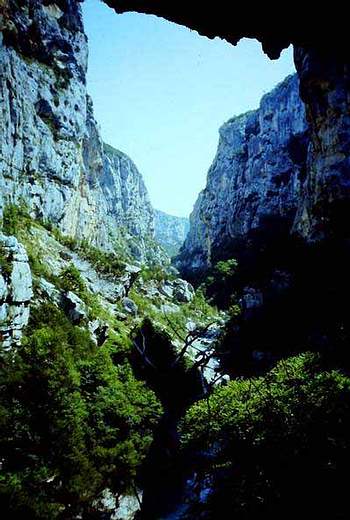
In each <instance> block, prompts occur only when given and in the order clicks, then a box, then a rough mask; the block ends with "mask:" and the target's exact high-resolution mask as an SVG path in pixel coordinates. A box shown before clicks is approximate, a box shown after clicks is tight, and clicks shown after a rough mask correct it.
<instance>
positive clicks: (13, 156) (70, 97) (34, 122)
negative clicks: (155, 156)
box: [0, 0, 154, 260]
mask: <svg viewBox="0 0 350 520" xmlns="http://www.w3.org/2000/svg"><path fill="white" fill-rule="evenodd" d="M0 24H1V36H0V111H1V116H0V117H1V126H0V209H1V207H3V206H4V205H5V204H7V203H8V202H18V201H19V200H20V199H21V200H23V201H24V202H25V203H26V205H27V206H28V207H29V208H30V210H31V212H32V214H33V215H34V216H36V217H40V218H42V219H45V220H49V221H50V222H52V223H54V224H55V225H57V226H58V227H59V228H60V230H61V231H62V232H63V233H65V234H67V235H70V236H73V237H75V238H78V239H86V240H88V241H90V242H92V243H93V244H94V245H96V246H98V247H101V248H103V249H107V250H108V249H113V248H114V246H115V242H116V241H118V240H120V238H121V237H122V238H123V239H124V242H125V243H128V240H129V241H130V251H131V252H132V254H134V255H135V256H136V257H137V258H138V259H140V260H142V259H143V258H144V257H145V255H146V250H147V242H148V241H149V240H153V236H154V224H153V210H152V208H151V205H150V202H149V199H148V195H147V190H146V188H145V186H144V183H143V180H142V177H141V175H140V174H139V172H138V171H137V168H136V167H135V165H134V164H133V162H132V161H131V160H130V159H129V158H128V157H127V156H126V155H124V154H122V153H120V152H117V151H115V150H113V149H112V148H110V147H107V146H106V145H104V144H103V142H102V140H101V137H100V133H99V130H98V127H97V124H96V121H95V119H94V116H93V107H92V102H91V100H90V98H89V97H88V96H87V91H86V69H87V55H88V49H87V38H86V36H85V33H84V29H83V24H82V16H81V7H80V2H76V1H73V0H61V1H59V2H38V1H36V0H25V1H22V2H18V1H16V0H5V2H4V8H3V14H2V17H1V20H0Z"/></svg>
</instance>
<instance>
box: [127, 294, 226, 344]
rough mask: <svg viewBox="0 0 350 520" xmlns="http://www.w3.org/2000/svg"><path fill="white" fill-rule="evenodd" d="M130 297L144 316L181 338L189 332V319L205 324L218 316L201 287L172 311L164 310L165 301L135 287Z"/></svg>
mask: <svg viewBox="0 0 350 520" xmlns="http://www.w3.org/2000/svg"><path fill="white" fill-rule="evenodd" d="M130 298H132V300H134V302H135V303H136V305H137V306H138V308H139V312H140V314H141V315H142V316H145V317H148V318H149V319H150V320H152V321H153V322H154V323H156V324H157V325H158V326H161V327H162V328H163V329H164V330H166V331H168V333H169V334H172V335H174V332H175V331H176V333H177V334H178V335H179V336H180V337H181V338H184V337H185V336H186V335H187V333H188V330H187V328H186V324H187V322H188V321H190V320H192V321H194V322H196V323H198V324H199V325H201V326H205V325H208V324H209V323H211V322H213V321H215V320H216V319H217V318H218V311H217V309H216V308H215V307H214V306H212V305H210V304H209V303H208V302H207V300H206V298H205V296H204V294H203V292H202V291H201V290H200V289H198V290H197V291H196V293H195V295H194V298H193V300H192V301H191V302H190V303H182V304H178V305H177V310H176V307H174V310H173V311H172V312H170V313H169V312H164V311H163V310H162V305H164V303H165V302H164V301H162V300H161V299H160V298H157V297H153V298H152V299H151V298H149V297H147V296H146V295H143V294H141V293H140V292H139V291H138V290H137V289H135V288H132V289H131V291H130ZM177 339H179V337H178V338H177Z"/></svg>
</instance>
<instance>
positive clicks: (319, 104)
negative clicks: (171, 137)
mask: <svg viewBox="0 0 350 520" xmlns="http://www.w3.org/2000/svg"><path fill="white" fill-rule="evenodd" d="M106 3H107V4H109V5H110V6H111V7H114V8H115V9H116V10H117V11H119V12H120V11H125V10H135V11H141V12H145V13H149V14H151V13H152V14H157V15H160V16H164V17H165V18H168V19H170V20H173V21H175V22H177V23H182V24H186V25H188V26H190V27H192V28H194V29H197V30H199V31H200V32H201V33H204V34H207V35H208V36H210V37H213V36H215V35H219V36H221V37H225V38H226V39H227V40H228V41H230V42H231V43H237V41H238V40H239V39H240V38H241V37H243V36H250V37H256V38H257V39H259V40H260V41H261V42H262V44H263V49H264V51H265V52H267V54H268V55H269V56H270V57H271V58H276V57H278V55H279V53H280V51H281V50H282V49H283V48H284V47H286V46H287V45H288V44H289V43H293V45H294V57H295V64H296V69H297V74H296V75H292V76H289V77H287V78H286V79H285V80H284V81H283V82H282V83H280V84H279V85H277V86H276V87H275V88H274V89H273V90H272V91H271V92H269V93H268V94H266V95H265V96H264V97H263V98H262V100H261V103H260V106H259V108H257V109H256V110H253V111H250V112H248V113H246V114H242V115H239V116H235V117H233V118H232V119H230V120H229V121H227V122H226V123H225V124H224V125H223V126H222V127H221V128H220V131H219V143H218V149H217V154H216V156H215V158H214V161H213V163H212V166H211V167H210V170H209V172H208V177H207V184H206V187H205V189H204V190H203V191H202V192H201V193H200V194H199V197H198V200H197V202H196V204H195V207H194V210H193V213H192V215H191V217H190V222H189V223H188V221H187V220H186V219H180V218H177V217H172V216H170V215H167V214H165V213H164V212H161V211H157V210H155V209H154V208H153V207H152V205H151V202H150V198H149V195H148V192H147V188H146V186H145V183H144V181H143V178H142V175H141V173H140V172H139V171H138V169H137V167H136V165H135V164H134V162H133V161H132V159H130V158H129V157H128V156H127V155H126V154H125V153H123V152H122V151H119V150H117V149H115V148H114V147H112V146H110V145H108V144H106V143H104V142H103V140H102V137H101V133H100V130H99V128H98V124H97V123H96V121H95V117H94V111H93V104H92V100H91V98H90V97H89V95H88V85H87V84H86V83H87V82H86V69H87V54H88V44H87V38H86V35H85V32H84V27H83V20H82V13H81V5H80V4H81V2H76V1H74V0H56V1H50V0H45V1H43V2H41V1H38V0H23V1H18V0H3V1H2V2H0V9H1V12H0V29H1V36H0V110H1V123H0V214H1V225H2V228H1V232H0V359H1V364H0V366H1V368H0V387H1V392H0V395H1V397H0V505H1V508H2V511H3V512H4V518H9V519H10V518H16V517H22V518H28V519H37V518H38V519H56V518H57V519H78V518H81V519H84V520H87V519H101V520H102V519H105V518H110V519H114V520H118V519H119V520H123V519H124V520H126V519H132V518H135V519H136V518H137V519H140V520H141V519H142V520H152V519H153V520H157V519H163V520H164V519H169V520H170V519H172V520H174V519H179V520H181V519H182V520H186V519H195V518H204V519H208V520H209V519H213V520H214V519H217V518H225V517H226V516H227V511H229V513H228V515H229V516H232V517H235V518H237V519H248V518H255V517H259V518H270V519H271V518H272V519H274V518H276V519H277V518H281V517H285V518H287V515H290V517H296V515H298V514H299V515H300V514H301V513H302V514H305V515H306V516H309V517H310V518H311V517H312V516H315V515H316V516H318V517H319V518H344V519H345V518H347V514H348V511H347V510H348V505H347V491H346V481H345V480H344V479H343V474H344V472H345V470H346V468H347V466H348V458H349V455H348V453H349V448H350V446H349V430H350V422H349V407H350V378H349V369H350V358H349V348H348V347H349V340H350V320H349V316H348V311H347V304H346V300H347V298H348V294H349V290H350V278H349V273H348V265H349V261H350V249H349V232H350V229H349V219H348V216H349V207H350V205H349V203H350V201H349V195H350V191H349V170H350V162H349V161H350V159H349V144H350V131H349V123H350V115H349V64H348V57H347V56H346V55H345V53H343V52H338V50H339V47H341V46H342V44H343V42H342V38H343V33H342V31H341V29H339V34H338V37H337V38H335V39H334V40H333V41H332V42H328V46H326V45H325V44H324V42H323V40H322V38H321V35H320V34H318V33H317V32H316V33H315V35H313V34H312V33H311V32H310V31H307V30H306V29H307V24H304V22H303V23H301V24H300V26H299V29H297V28H296V27H295V26H293V27H292V28H291V29H290V30H289V29H288V30H287V28H286V30H285V31H284V32H283V35H282V32H281V31H280V30H277V29H276V27H275V26H274V25H273V24H271V21H270V23H266V25H264V24H263V19H264V18H262V19H261V23H260V26H259V27H258V26H256V25H255V23H253V19H249V17H248V16H247V15H246V16H245V15H244V13H243V15H242V16H241V18H240V19H239V20H238V21H235V22H232V24H231V23H230V24H228V23H227V21H226V20H225V17H226V16H227V13H225V10H224V9H220V5H218V6H217V8H216V10H215V14H213V12H212V11H210V12H208V11H207V8H203V10H196V9H195V10H194V12H193V13H192V12H191V10H190V9H189V8H186V9H185V8H182V7H180V6H179V5H176V6H175V4H174V6H167V7H166V6H165V4H164V3H163V2H147V1H145V2H142V1H141V2H139V1H133V0H125V1H124V0H108V1H107V0H106ZM219 4H220V3H219ZM265 14H268V13H265ZM267 18H268V17H267ZM291 21H292V20H291ZM304 21H305V20H304ZM298 31H299V32H298ZM181 244H182V245H181ZM171 257H172V258H171ZM286 511H287V513H286Z"/></svg>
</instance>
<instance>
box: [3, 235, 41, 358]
mask: <svg viewBox="0 0 350 520" xmlns="http://www.w3.org/2000/svg"><path fill="white" fill-rule="evenodd" d="M32 296H33V292H32V275H31V272H30V267H29V263H28V256H27V253H26V251H25V249H24V247H23V246H22V245H21V244H20V243H19V242H18V241H17V239H16V238H15V237H7V236H5V235H2V234H0V346H1V349H5V350H9V349H11V348H12V347H15V346H17V345H19V343H20V340H21V337H22V331H23V328H24V327H25V326H26V325H27V323H28V319H29V304H30V301H31V298H32ZM1 349H0V350H1Z"/></svg>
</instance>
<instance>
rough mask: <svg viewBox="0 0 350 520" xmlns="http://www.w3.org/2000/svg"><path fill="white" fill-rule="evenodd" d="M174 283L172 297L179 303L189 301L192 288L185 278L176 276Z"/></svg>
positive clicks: (191, 295)
mask: <svg viewBox="0 0 350 520" xmlns="http://www.w3.org/2000/svg"><path fill="white" fill-rule="evenodd" d="M173 285H174V298H175V299H176V300H177V301H178V302H181V303H189V302H191V301H192V300H193V297H194V288H193V287H192V285H191V284H190V283H189V282H186V280H182V279H181V278H177V279H176V280H174V282H173Z"/></svg>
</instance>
